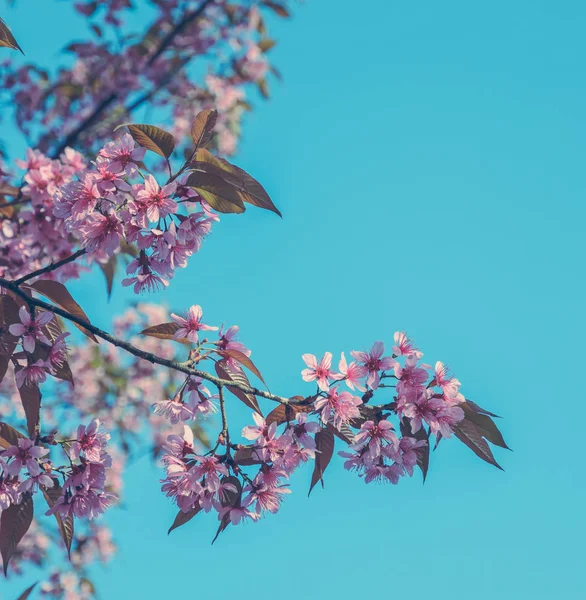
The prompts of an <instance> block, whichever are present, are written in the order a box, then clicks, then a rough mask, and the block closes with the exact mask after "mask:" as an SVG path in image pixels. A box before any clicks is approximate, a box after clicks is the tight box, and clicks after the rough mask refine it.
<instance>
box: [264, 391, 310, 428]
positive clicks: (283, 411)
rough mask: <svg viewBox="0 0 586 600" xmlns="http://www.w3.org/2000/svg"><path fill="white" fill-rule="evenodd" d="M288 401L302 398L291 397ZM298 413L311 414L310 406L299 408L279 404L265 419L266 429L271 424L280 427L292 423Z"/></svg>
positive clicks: (292, 405)
mask: <svg viewBox="0 0 586 600" xmlns="http://www.w3.org/2000/svg"><path fill="white" fill-rule="evenodd" d="M289 399H290V400H303V397H302V396H293V398H289ZM300 412H311V406H299V405H297V404H279V405H278V406H277V407H276V408H273V410H271V412H270V413H269V414H268V415H267V418H266V419H265V421H266V424H267V427H268V426H269V425H270V424H271V423H276V424H277V425H281V424H282V423H287V422H289V421H294V420H295V417H296V416H297V413H300Z"/></svg>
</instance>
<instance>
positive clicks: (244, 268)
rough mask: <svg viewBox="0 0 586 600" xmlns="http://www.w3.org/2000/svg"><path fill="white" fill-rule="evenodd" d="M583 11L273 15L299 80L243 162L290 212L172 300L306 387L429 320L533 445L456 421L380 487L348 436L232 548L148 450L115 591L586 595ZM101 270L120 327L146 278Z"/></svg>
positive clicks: (267, 217)
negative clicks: (493, 438)
mask: <svg viewBox="0 0 586 600" xmlns="http://www.w3.org/2000/svg"><path fill="white" fill-rule="evenodd" d="M44 2H45V0H43V2H41V1H40V0H37V3H38V4H39V5H41V4H44ZM37 3H35V4H37ZM47 5H51V6H54V13H53V12H51V11H52V9H51V10H49V9H48V8H46V5H45V7H42V8H41V7H40V8H39V12H38V15H36V14H34V13H31V11H30V9H27V8H26V7H25V2H20V6H19V7H16V8H15V9H13V10H10V11H7V12H6V20H7V21H9V22H10V24H11V26H12V27H13V29H14V31H15V33H16V32H18V34H19V35H18V39H19V42H20V43H21V45H22V46H23V47H25V48H33V47H34V46H35V44H37V45H38V44H39V43H40V42H39V39H40V38H39V35H42V31H43V29H42V28H40V27H39V26H34V25H31V27H32V29H31V30H28V31H26V30H25V25H24V24H25V21H26V22H33V21H37V20H44V22H45V23H46V19H49V20H50V19H54V20H55V23H57V19H58V15H59V14H61V13H62V12H63V10H64V7H63V5H62V4H61V3H54V2H48V1H47ZM45 11H47V13H46V14H45ZM9 19H10V20H9ZM35 27H38V29H37V30H35V29H34V28H35ZM585 27H586V4H584V3H583V2H578V1H577V0H576V1H570V0H567V1H565V2H559V3H552V2H545V1H536V0H532V1H529V0H519V1H517V2H514V3H511V2H504V1H502V0H495V2H492V3H490V4H486V3H470V2H465V1H464V0H461V1H456V0H443V1H442V2H436V1H433V0H421V1H419V2H416V3H415V2H409V3H408V2H396V1H389V0H371V1H370V2H363V3H358V4H357V3H356V2H350V1H349V0H339V1H338V2H336V3H332V2H319V1H317V0H308V2H306V3H305V4H304V5H303V6H300V7H299V8H298V9H297V10H296V11H295V18H294V19H292V20H291V21H290V22H280V23H275V24H274V25H273V27H272V30H271V33H272V34H273V36H274V37H276V38H277V39H278V40H279V44H278V46H277V47H276V48H275V49H274V58H275V62H276V64H277V65H278V66H279V68H280V69H281V70H282V72H283V74H284V77H285V80H284V82H283V83H282V84H278V83H276V82H274V83H273V85H272V91H273V97H272V99H271V100H270V102H268V103H266V102H263V101H261V100H258V101H257V102H256V104H257V108H256V110H255V111H254V112H253V113H252V114H251V115H250V116H249V117H248V118H247V120H246V124H245V128H244V138H243V142H242V145H241V149H240V152H239V155H238V157H237V158H236V159H235V161H234V162H236V164H239V165H240V166H242V167H243V168H245V169H246V170H248V171H249V172H250V173H251V174H253V175H254V176H255V177H257V178H258V179H259V180H260V181H261V182H262V183H263V184H264V185H265V187H266V188H267V190H268V191H269V192H270V193H271V195H272V197H273V199H274V201H275V203H276V204H277V205H278V207H279V208H280V209H281V211H282V212H283V216H284V218H283V220H280V219H278V218H277V217H275V216H274V215H272V214H270V213H265V212H264V211H258V210H254V209H253V208H251V209H250V210H249V211H247V212H246V214H245V215H244V216H238V217H235V216H228V217H226V218H223V219H222V222H221V223H220V224H219V225H218V226H216V228H215V229H214V233H213V234H212V235H211V236H210V238H208V240H207V241H206V242H205V245H204V247H203V250H202V251H201V252H200V253H199V254H198V255H197V256H196V257H194V259H192V261H191V262H190V265H189V267H188V268H187V269H185V270H183V271H179V272H178V273H177V275H176V277H175V279H174V281H173V282H172V285H171V287H170V289H169V291H168V292H165V293H164V294H157V295H156V296H154V297H153V298H152V299H153V300H156V301H161V302H166V303H167V304H168V305H169V306H170V307H171V308H173V309H175V310H182V309H183V308H186V307H188V306H189V305H191V304H195V303H197V304H201V306H202V307H203V309H204V314H205V316H206V322H207V323H214V324H220V323H222V322H226V323H228V324H238V325H240V327H241V337H242V340H243V341H244V342H245V343H246V344H247V345H248V346H249V347H250V348H252V350H253V358H254V360H255V362H256V364H257V365H258V366H259V368H260V369H261V370H262V372H263V375H264V376H265V379H266V380H267V381H268V382H269V383H270V387H271V390H272V391H274V392H276V393H281V394H283V395H294V394H305V393H309V392H310V391H312V389H313V388H312V386H310V385H308V384H304V383H303V382H302V380H301V377H300V371H301V369H302V368H303V367H304V365H303V363H302V361H301V354H302V353H304V352H311V353H315V354H318V355H320V354H322V353H323V352H324V351H327V350H329V351H331V352H333V353H334V355H335V356H338V355H339V352H340V351H342V350H344V351H345V352H346V353H348V352H349V351H350V350H352V349H363V348H366V347H370V345H371V344H372V342H373V341H375V340H378V339H380V340H383V341H385V342H386V343H387V344H388V345H389V346H390V343H391V341H392V336H393V332H394V331H396V330H406V331H408V332H409V334H410V335H411V336H412V337H413V338H414V339H415V341H416V342H417V344H418V345H419V346H420V347H421V349H422V350H423V351H424V353H425V357H426V359H427V361H428V362H431V363H434V362H435V361H436V360H442V361H444V362H446V363H447V364H449V365H450V366H451V368H452V369H453V371H454V373H455V375H456V376H457V377H458V379H460V381H461V382H462V392H463V393H464V395H465V396H467V397H469V398H471V399H472V400H474V401H476V402H478V403H479V404H480V405H481V406H483V407H485V408H487V409H489V410H491V411H494V412H496V413H497V414H499V415H502V416H503V417H504V418H503V420H502V421H501V422H499V426H500V427H501V429H502V431H503V433H504V436H505V439H506V440H507V442H508V443H509V445H510V446H511V448H513V450H514V452H507V451H502V450H500V449H496V450H495V455H496V458H497V460H498V461H499V462H500V463H501V464H502V466H503V467H504V468H505V472H504V473H503V472H500V471H498V470H497V469H495V468H493V467H490V466H489V465H487V464H485V463H483V462H481V461H480V460H479V459H477V458H476V457H475V456H474V455H473V454H472V452H471V451H470V450H469V449H468V448H466V447H465V446H463V445H462V444H461V443H460V442H458V441H457V440H455V439H454V440H449V441H447V442H442V444H441V445H440V447H439V449H438V450H437V452H435V453H434V454H433V455H432V460H431V467H430V472H429V476H428V479H427V482H426V483H425V485H424V486H423V485H422V483H421V477H420V474H419V473H416V475H415V476H414V477H413V479H411V480H409V479H406V480H402V481H401V482H400V484H399V485H398V486H396V487H393V486H376V485H374V484H371V485H368V486H367V485H365V484H364V483H363V481H362V480H360V479H359V478H358V477H357V476H356V475H354V474H351V473H348V472H345V471H344V470H343V467H342V461H341V460H336V461H333V463H332V465H331V466H330V468H329V469H328V471H327V473H326V478H325V479H326V488H325V490H322V489H316V490H314V492H313V493H312V497H311V498H310V499H308V498H307V488H308V485H309V478H310V471H309V470H308V469H302V470H300V472H299V473H298V474H296V476H295V477H294V478H293V481H292V490H293V493H292V494H291V496H290V497H289V498H287V501H286V502H285V503H284V505H283V508H282V510H281V511H280V512H279V513H278V514H277V515H276V516H270V517H268V518H265V519H263V520H262V521H261V522H260V523H258V524H255V525H246V526H244V527H238V528H230V529H229V530H228V531H226V533H224V534H223V535H222V536H221V537H220V538H219V539H218V541H217V542H216V544H215V545H214V546H210V541H211V539H212V538H213V535H214V532H215V529H216V527H217V521H215V520H214V519H213V518H212V517H211V516H206V515H200V516H199V517H198V518H197V519H194V520H193V521H192V522H191V523H190V524H189V525H188V526H185V527H183V528H181V529H179V530H178V531H176V532H173V534H172V535H171V536H167V528H168V526H169V525H170V523H171V522H172V520H173V517H174V514H175V512H176V509H175V508H174V507H173V506H172V505H171V503H170V502H168V501H167V500H166V499H165V498H164V497H163V496H162V494H160V492H159V484H158V479H159V478H160V477H161V473H162V471H161V470H160V469H158V468H157V467H153V466H151V465H150V464H149V462H148V460H147V459H142V460H139V461H137V462H136V464H134V465H133V466H131V467H130V469H129V471H128V476H127V483H126V492H125V497H124V508H123V509H116V510H112V511H111V514H110V515H109V516H108V522H109V523H110V524H111V525H112V527H113V529H114V533H115V537H116V540H117V543H118V544H119V548H120V549H119V554H118V555H117V556H116V558H115V560H114V561H113V563H111V564H110V565H108V567H106V568H96V569H95V570H94V572H93V579H94V581H95V583H96V586H97V588H98V590H99V593H100V598H102V599H108V600H110V599H114V600H116V599H118V598H149V599H150V598H163V597H169V598H173V597H179V596H180V595H183V594H185V592H186V591H187V592H188V593H189V594H190V595H193V594H196V595H197V597H200V598H217V597H227V598H229V597H234V596H236V595H238V596H240V597H245V598H248V597H254V598H255V600H269V599H272V598H275V597H279V598H280V599H281V600H290V599H291V600H293V599H295V598H298V597H299V596H303V597H305V598H311V599H313V598H316V599H318V598H338V599H344V600H345V599H352V598H356V597H361V598H362V597H376V596H378V597H381V598H387V597H392V596H393V597H394V596H396V597H401V596H403V597H417V598H419V597H423V596H424V595H429V596H430V597H433V598H434V600H448V599H449V600H467V599H468V598H473V599H474V600H494V599H495V598H498V599H499V600H517V599H525V598H528V599H532V600H541V599H543V600H550V599H552V598H564V600H580V599H582V598H585V597H586V576H585V575H584V573H585V567H586V564H585V563H586V560H585V553H584V541H583V540H584V536H585V534H586V518H585V516H584V506H585V505H586V483H585V482H584V478H583V477H581V475H582V474H583V471H584V464H583V458H582V457H583V439H582V438H583V431H584V419H585V417H586V409H585V403H584V386H583V383H582V379H583V373H584V368H583V365H584V364H586V350H585V345H584V339H585V337H586V321H585V319H584V316H583V311H584V301H585V296H586V285H585V284H584V271H585V268H584V257H585V252H584V251H585V248H584V245H585V244H584V234H583V223H584V219H585V217H586V208H585V204H584V197H585V193H586V181H585V173H586V171H585V169H584V160H585V151H584V139H585V138H586V120H585V119H584V105H585V100H586V84H585V79H584V56H585V50H586V41H585V38H584V30H585ZM44 32H45V34H44V35H48V33H47V29H46V28H45V29H44ZM68 34H69V32H68V31H62V32H55V34H54V35H55V36H58V35H61V36H63V38H62V39H61V40H59V43H56V41H55V39H53V41H52V42H51V43H52V44H54V45H55V48H58V47H60V46H61V45H63V43H64V42H65V41H66V39H65V36H66V35H68ZM51 35H53V34H51ZM36 52H39V54H38V56H42V52H41V51H40V50H36ZM30 54H31V58H36V57H35V55H34V54H33V52H31V53H30ZM55 59H56V55H53V54H51V52H48V53H47V58H46V60H47V61H50V60H55ZM20 143H21V142H20V141H18V140H17V139H16V138H15V139H14V146H13V147H18V144H20ZM100 277H101V276H99V275H96V277H93V278H91V279H90V280H89V282H84V283H83V284H76V285H74V286H72V290H73V293H74V295H75V296H76V298H77V299H78V300H79V302H80V304H82V306H84V308H85V310H86V312H87V313H88V314H89V316H90V317H91V318H92V320H93V322H94V323H95V324H96V325H99V326H103V327H108V326H109V320H110V317H111V315H112V314H113V313H115V312H120V311H121V310H122V308H123V307H124V305H125V302H127V301H128V300H129V298H131V295H130V294H129V293H128V291H127V290H123V289H122V288H120V287H117V288H116V289H115V291H114V295H113V298H112V300H111V302H110V305H109V307H108V309H107V310H104V306H103V305H104V302H105V292H104V285H103V281H102V280H101V278H100ZM145 401H146V402H149V401H150V399H148V398H145ZM265 406H266V405H265ZM238 414H239V415H240V414H242V413H241V412H238ZM241 424H242V425H244V424H245V423H244V422H242V423H241ZM30 582H32V572H31V575H30V576H29V577H27V578H25V579H21V580H18V581H16V582H14V581H12V582H10V583H7V584H5V583H1V584H0V589H1V588H2V587H4V590H5V592H4V593H2V594H1V597H2V598H4V597H5V595H6V598H8V599H11V598H12V597H16V595H17V593H18V592H20V591H22V590H23V589H24V588H25V587H26V585H27V584H28V583H30Z"/></svg>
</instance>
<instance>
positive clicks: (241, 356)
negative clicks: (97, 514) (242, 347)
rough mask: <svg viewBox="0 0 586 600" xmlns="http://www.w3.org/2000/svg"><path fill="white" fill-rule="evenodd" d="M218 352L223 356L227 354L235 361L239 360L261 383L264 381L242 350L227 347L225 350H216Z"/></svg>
mask: <svg viewBox="0 0 586 600" xmlns="http://www.w3.org/2000/svg"><path fill="white" fill-rule="evenodd" d="M218 354H221V355H222V356H224V357H226V356H229V357H230V358H233V359H234V360H235V361H237V362H239V363H240V364H241V365H243V366H245V367H246V368H247V369H248V370H249V371H251V372H252V373H254V374H255V375H256V376H257V377H258V378H259V379H260V380H261V381H262V382H263V383H265V380H264V379H263V377H262V375H261V374H260V371H259V370H258V369H257V368H256V365H255V364H254V363H253V362H252V360H250V358H249V357H248V356H246V354H244V353H243V352H240V351H239V350H232V349H231V348H228V349H227V350H222V351H220V352H218Z"/></svg>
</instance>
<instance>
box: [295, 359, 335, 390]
mask: <svg viewBox="0 0 586 600" xmlns="http://www.w3.org/2000/svg"><path fill="white" fill-rule="evenodd" d="M301 358H302V359H303V362H304V363H305V364H306V365H307V367H308V368H307V369H303V371H301V377H302V378H303V381H316V380H317V385H318V387H319V389H320V390H322V391H323V392H327V391H328V390H329V389H330V382H329V380H330V379H336V376H335V373H334V371H332V369H331V366H332V353H331V352H326V353H325V354H324V355H323V357H322V359H321V360H320V361H319V364H318V362H317V357H316V356H315V354H304V355H303V356H302V357H301Z"/></svg>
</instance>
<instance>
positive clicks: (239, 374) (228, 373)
mask: <svg viewBox="0 0 586 600" xmlns="http://www.w3.org/2000/svg"><path fill="white" fill-rule="evenodd" d="M215 367H216V373H217V374H218V377H220V378H222V379H226V380H228V381H233V382H234V383H238V384H240V385H246V386H248V387H251V386H250V382H249V381H248V377H246V375H245V374H244V371H242V370H238V371H236V370H234V369H230V367H228V365H227V364H226V361H224V360H220V361H218V362H217V363H216V365H215ZM226 387H227V388H228V391H230V392H231V393H232V394H234V395H235V396H236V398H238V399H239V400H240V401H242V402H244V404H246V406H248V407H249V408H252V409H253V410H255V411H256V412H257V413H258V414H259V415H260V416H261V417H262V416H263V415H262V412H261V410H260V406H259V405H258V401H257V399H256V396H254V395H253V394H248V393H246V392H243V391H242V390H240V389H238V388H236V387H233V386H230V385H227V386H226Z"/></svg>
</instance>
